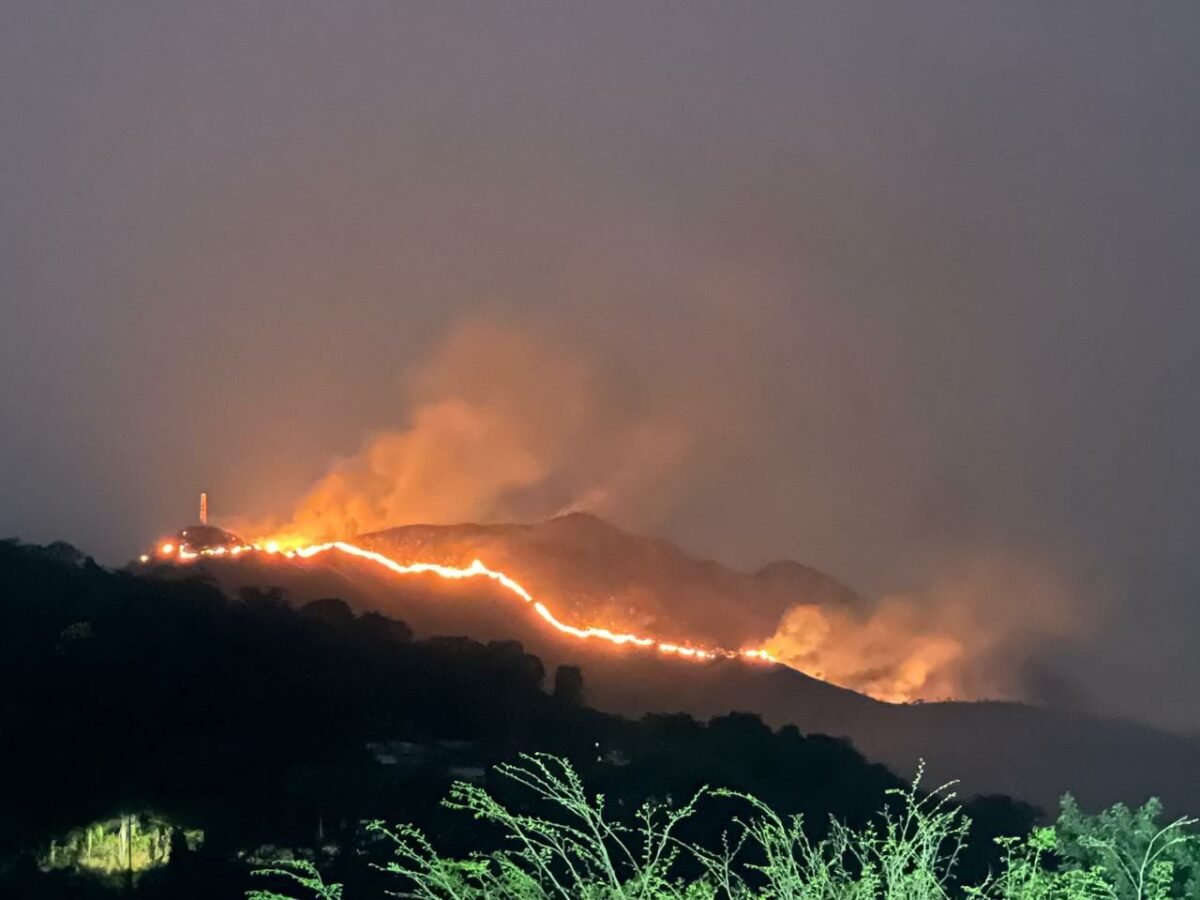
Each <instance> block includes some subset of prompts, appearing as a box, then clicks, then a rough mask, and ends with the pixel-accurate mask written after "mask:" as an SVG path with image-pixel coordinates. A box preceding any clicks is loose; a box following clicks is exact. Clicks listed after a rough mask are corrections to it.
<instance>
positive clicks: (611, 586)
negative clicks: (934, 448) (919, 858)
mask: <svg viewBox="0 0 1200 900" xmlns="http://www.w3.org/2000/svg"><path fill="white" fill-rule="evenodd" d="M359 543H361V544H363V545H365V546H368V547H372V548H375V549H378V550H380V551H381V552H385V553H387V554H388V555H389V556H393V557H394V558H396V559H398V560H399V561H401V562H405V561H415V560H422V559H424V560H429V559H435V560H438V561H442V562H446V563H448V564H455V565H467V564H469V563H470V561H471V560H472V559H474V558H477V557H478V558H481V559H484V560H485V562H487V564H488V565H490V566H493V567H495V568H501V569H504V570H505V571H507V572H509V573H510V574H512V575H514V577H516V578H517V579H518V580H519V581H521V582H522V584H524V585H525V586H526V587H528V588H529V589H530V590H531V591H532V592H533V593H534V596H538V597H546V598H547V600H548V602H550V603H551V605H552V606H553V608H554V611H555V613H556V614H557V615H559V617H560V618H562V619H564V620H566V621H575V622H580V623H591V622H594V621H597V620H599V621H602V622H604V623H605V624H609V623H610V622H616V623H617V624H619V625H624V626H625V627H629V628H631V629H637V630H641V631H642V632H643V633H648V634H653V635H655V636H657V637H665V638H675V639H683V638H691V639H693V640H695V639H698V638H704V639H708V640H712V641H714V642H720V643H722V644H724V645H725V646H734V647H736V646H739V644H738V641H739V639H743V640H746V641H747V642H750V641H751V640H752V639H753V637H754V636H755V635H759V636H761V634H762V633H763V629H766V631H768V632H769V631H770V630H771V629H772V628H773V627H774V620H776V619H777V618H778V616H779V614H780V613H781V612H782V610H783V609H786V608H787V607H788V606H790V605H792V604H794V603H797V602H812V603H817V602H836V603H844V604H849V605H854V604H858V603H862V602H865V601H862V599H861V598H860V597H859V596H858V595H857V594H855V593H854V592H853V591H852V590H851V589H849V588H847V587H845V586H844V585H842V584H840V583H839V582H838V581H837V580H836V579H833V578H831V577H829V576H825V575H823V574H821V573H819V572H816V571H815V570H812V569H809V568H808V567H805V566H802V565H801V564H799V563H793V562H782V563H775V564H772V565H770V566H767V567H765V568H764V569H763V570H760V571H759V572H758V573H755V574H744V573H738V572H734V571H732V570H730V569H727V568H725V567H723V566H721V565H719V564H717V563H714V562H710V561H699V560H694V559H691V558H690V557H688V556H687V555H686V554H685V553H684V552H683V551H682V550H680V549H679V548H677V547H675V546H674V545H672V544H670V543H669V542H666V541H662V540H659V539H654V538H643V537H638V536H635V535H630V534H627V533H625V532H623V531H621V530H619V529H617V528H615V527H614V526H612V525H609V524H608V523H605V522H603V521H601V520H599V519H597V518H595V517H593V516H588V515H581V514H575V515H571V516H566V517H561V518H558V519H552V520H549V521H547V522H544V523H540V524H536V525H461V526H457V525H456V526H423V525H414V526H406V527H403V528H396V529H390V530H388V531H385V532H378V533H375V534H371V535H366V536H364V537H363V538H360V539H359ZM205 565H206V567H207V569H208V571H211V572H213V573H214V575H215V576H216V577H218V578H219V579H220V580H221V581H222V582H223V583H226V584H228V585H230V586H231V587H235V588H236V587H243V586H246V585H251V584H274V585H278V586H280V587H281V588H283V589H284V590H285V592H286V593H287V594H288V595H289V596H291V597H293V598H294V599H295V600H296V602H305V601H307V600H311V599H315V598H316V597H318V596H326V595H335V596H341V597H344V598H345V599H346V600H347V601H348V602H349V603H351V605H352V606H354V607H355V608H356V609H360V610H378V611H381V612H385V613H387V614H389V615H394V616H397V617H399V618H402V619H404V620H405V621H406V622H408V623H409V624H410V625H411V626H412V627H413V628H414V630H415V631H416V632H417V633H418V634H423V635H435V634H464V635H470V636H472V637H474V638H476V639H480V640H498V639H517V640H519V641H520V642H521V643H522V644H523V645H524V646H525V647H527V648H528V649H529V650H530V651H531V652H533V653H535V654H537V655H538V656H539V657H540V658H542V659H543V660H545V661H546V662H547V663H548V664H549V665H560V664H577V665H580V666H581V667H582V668H583V669H584V671H585V672H586V673H587V676H588V678H587V683H588V688H587V697H588V701H589V703H591V704H593V705H595V706H597V707H598V708H600V709H604V710H607V711H610V712H616V713H621V714H627V715H641V714H645V713H649V712H675V711H683V712H687V713H690V714H692V715H696V716H699V717H709V716H714V715H724V714H727V713H730V712H733V711H748V712H753V713H757V714H760V715H762V716H763V718H764V720H765V721H767V722H768V723H771V724H772V725H775V726H782V725H786V724H793V725H796V726H797V727H799V728H800V729H801V730H802V731H804V732H811V733H822V734H831V735H838V736H845V737H848V738H849V739H850V740H851V741H852V742H853V743H854V745H855V746H856V747H858V748H859V749H861V750H862V751H863V752H864V753H865V754H866V755H867V756H868V757H869V758H872V759H877V760H879V761H880V762H883V763H885V764H887V765H888V766H891V767H892V768H893V769H895V770H896V771H911V770H912V769H913V768H914V767H915V765H916V764H917V762H918V760H920V759H925V760H926V761H927V762H928V763H929V765H930V768H931V771H932V772H933V773H934V775H935V777H947V778H950V777H955V778H959V779H961V781H962V788H963V790H965V791H966V792H968V793H978V794H989V793H1003V794H1009V795H1012V796H1017V797H1021V798H1023V799H1027V800H1029V801H1030V802H1033V803H1036V804H1038V805H1040V806H1042V807H1044V808H1049V807H1052V806H1053V805H1054V803H1055V802H1056V800H1057V798H1058V797H1059V796H1060V795H1061V794H1062V793H1063V792H1064V791H1067V790H1070V791H1072V792H1074V793H1075V794H1076V796H1077V797H1079V798H1080V799H1081V801H1082V802H1083V803H1084V804H1085V805H1089V806H1101V805H1107V804H1110V803H1113V802H1118V801H1125V802H1137V801H1138V800H1139V799H1140V798H1144V797H1145V796H1149V795H1155V796H1160V797H1162V798H1163V799H1164V800H1165V801H1166V802H1167V803H1168V805H1169V806H1170V807H1171V808H1173V809H1175V808H1177V809H1196V808H1200V781H1198V780H1197V779H1196V778H1195V777H1194V773H1195V772H1196V771H1200V742H1197V741H1196V740H1195V739H1193V738H1189V737H1185V736H1180V735H1174V734H1169V733H1165V732H1162V731H1159V730H1156V729H1154V728H1151V727H1148V726H1144V725H1140V724H1136V723H1132V722H1125V721H1119V720H1113V719H1106V718H1103V717H1100V716H1094V715H1089V714H1086V713H1082V712H1079V711H1075V710H1068V709H1058V708H1053V707H1045V706H1033V705H1028V704H1023V703H1011V702H993V701H989V702H939V703H924V704H912V705H897V704H889V703H881V702H878V701H876V700H873V699H871V698H869V697H866V696H863V695H861V694H857V693H855V692H853V691H850V690H846V689H844V688H840V687H836V686H834V685H831V684H828V683H826V682H823V681H821V680H819V679H816V678H812V677H809V676H807V675H804V674H802V673H800V672H796V671H793V670H790V669H787V668H784V667H780V666H763V665H758V664H744V663H741V662H734V661H722V662H717V663H708V664H696V663H691V662H686V661H679V660H673V659H666V658H661V657H660V656H658V655H656V654H653V653H649V654H648V653H646V652H643V651H638V650H635V649H629V648H626V649H620V648H613V647H611V646H607V645H603V644H601V643H598V642H581V641H579V640H577V639H575V638H571V637H565V636H562V635H559V634H556V633H554V632H553V631H552V630H550V629H548V628H546V627H545V626H544V624H543V623H541V622H540V621H537V620H536V619H535V618H534V617H533V616H532V615H531V614H529V611H528V610H527V609H522V608H521V604H520V603H519V602H518V601H515V600H514V599H513V598H511V597H510V596H508V595H506V594H503V593H501V592H498V591H497V590H495V589H494V588H492V587H490V586H489V585H487V584H481V583H478V582H475V581H468V582H456V583H450V584H448V583H446V582H444V581H442V580H441V579H438V578H436V577H420V576H406V577H403V578H397V577H395V576H392V575H390V574H388V573H386V572H381V571H380V570H379V569H378V567H376V566H373V565H372V564H370V563H363V562H361V561H355V560H349V559H345V558H335V557H322V558H320V559H318V560H310V561H306V562H303V563H296V562H287V561H279V560H261V559H260V560H243V561H240V562H238V563H236V564H232V563H212V562H209V563H206V564H205ZM558 585H561V588H559V587H556V586H558ZM550 598H552V599H550ZM606 616H607V617H608V618H606ZM731 621H732V622H735V623H736V627H735V628H734V629H732V631H731V629H730V628H729V627H728V625H727V624H717V625H714V624H713V623H714V622H717V623H729V622H731ZM705 623H708V624H707V625H706V624H705ZM693 628H695V629H696V630H695V631H692V630H691V629H693ZM1131 759H1137V760H1139V763H1138V764H1137V765H1130V764H1129V760H1131Z"/></svg>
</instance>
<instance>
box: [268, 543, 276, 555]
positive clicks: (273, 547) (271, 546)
mask: <svg viewBox="0 0 1200 900" xmlns="http://www.w3.org/2000/svg"><path fill="white" fill-rule="evenodd" d="M267 552H268V553H278V552H279V542H278V541H267Z"/></svg>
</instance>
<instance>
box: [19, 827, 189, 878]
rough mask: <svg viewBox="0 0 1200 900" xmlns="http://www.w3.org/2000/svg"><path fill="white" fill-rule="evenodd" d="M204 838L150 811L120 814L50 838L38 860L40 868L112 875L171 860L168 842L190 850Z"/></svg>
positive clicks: (154, 866) (135, 871) (138, 870)
mask: <svg viewBox="0 0 1200 900" xmlns="http://www.w3.org/2000/svg"><path fill="white" fill-rule="evenodd" d="M203 840H204V835H203V833H202V832H200V831H199V830H194V829H192V830H183V829H180V828H177V827H176V826H174V825H172V824H171V823H169V822H166V821H164V820H162V819H160V818H157V817H155V816H150V815H123V816H120V817H119V818H115V819H110V820H107V821H103V822H94V823H92V824H91V825H88V826H86V827H84V828H77V829H75V830H73V831H71V832H69V833H68V834H67V835H66V836H65V837H63V838H61V839H57V840H54V841H51V842H50V845H49V847H48V848H47V849H46V851H45V852H44V853H43V854H42V855H41V857H40V858H39V860H38V864H39V866H40V867H41V868H42V869H43V870H47V871H48V870H51V869H75V870H83V871H88V872H96V873H100V874H104V875H113V874H117V873H125V872H133V873H138V872H145V871H147V870H149V869H153V868H157V867H159V866H164V865H166V864H167V863H168V862H170V860H171V848H172V846H173V845H174V846H179V842H180V841H183V842H184V844H185V845H186V847H187V848H188V849H190V850H195V849H197V848H198V847H199V846H200V844H201V843H202V842H203Z"/></svg>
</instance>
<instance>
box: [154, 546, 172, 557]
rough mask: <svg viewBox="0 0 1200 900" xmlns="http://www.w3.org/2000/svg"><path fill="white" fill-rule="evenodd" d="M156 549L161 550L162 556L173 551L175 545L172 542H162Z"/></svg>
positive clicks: (168, 554)
mask: <svg viewBox="0 0 1200 900" xmlns="http://www.w3.org/2000/svg"><path fill="white" fill-rule="evenodd" d="M158 549H159V550H161V551H162V554H163V556H170V555H171V554H172V553H174V552H175V545H174V544H163V545H162V546H161V547H159V548H158Z"/></svg>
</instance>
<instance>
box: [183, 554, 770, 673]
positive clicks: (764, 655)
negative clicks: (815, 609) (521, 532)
mask: <svg viewBox="0 0 1200 900" xmlns="http://www.w3.org/2000/svg"><path fill="white" fill-rule="evenodd" d="M175 549H176V548H175V547H174V545H172V544H162V545H161V546H160V547H159V551H160V552H161V553H162V555H164V556H170V555H172V554H174V553H175ZM254 551H262V552H265V553H268V554H282V555H283V556H285V557H287V558H288V559H312V558H313V557H315V556H320V555H322V554H325V553H342V554H345V555H347V556H353V557H356V558H358V559H363V560H367V561H368V562H372V563H375V564H376V565H379V566H382V567H383V568H385V569H387V570H389V571H391V572H393V573H395V574H396V575H436V576H438V577H439V578H445V579H448V580H453V581H459V580H463V579H469V578H486V579H488V580H490V581H493V582H495V583H496V584H498V585H500V586H501V587H502V588H504V589H505V590H506V591H507V592H508V593H510V594H512V595H513V596H514V597H517V598H519V599H521V600H522V601H524V602H525V603H528V604H529V605H530V606H531V607H532V608H533V611H534V612H535V613H537V615H538V616H539V617H540V618H541V619H543V620H544V621H545V622H546V623H547V624H549V625H550V626H551V627H552V628H554V629H555V630H557V631H559V632H561V633H563V634H569V635H571V636H572V637H575V638H580V639H582V640H601V641H607V642H608V643H610V644H615V645H617V646H625V645H630V646H634V647H641V648H644V649H648V650H657V651H658V652H659V653H663V654H666V655H669V656H676V657H679V658H680V659H691V660H699V661H703V660H713V659H744V660H747V661H751V662H769V663H774V662H777V660H776V659H775V658H774V657H773V656H771V654H770V653H768V652H767V651H766V650H763V649H747V650H725V649H723V648H720V647H696V646H689V645H686V644H674V643H670V642H668V641H660V640H656V639H655V638H651V637H644V636H641V635H636V634H624V633H621V632H616V631H611V630H609V629H607V628H595V627H590V626H589V627H579V626H576V625H568V624H567V623H566V622H563V621H561V620H560V619H558V617H557V616H555V615H554V613H552V612H551V611H550V609H549V607H547V606H546V604H544V603H542V602H541V601H540V600H535V599H534V598H533V595H532V594H530V593H529V591H527V590H526V589H525V588H524V587H523V586H522V585H521V583H520V582H518V581H517V580H516V579H514V578H512V577H510V576H508V575H506V574H504V573H503V572H498V571H496V570H495V569H489V568H488V567H487V566H485V565H484V564H483V563H482V562H480V561H479V560H474V561H473V562H472V563H471V565H469V566H467V567H465V568H458V567H455V566H444V565H441V564H439V563H427V562H418V563H409V564H407V565H405V564H403V563H399V562H396V560H394V559H392V558H391V557H388V556H385V555H384V554H382V553H378V552H376V551H374V550H367V549H365V548H363V547H358V546H355V545H354V544H348V543H346V542H345V541H330V542H329V543H325V544H308V545H304V546H299V547H295V548H294V549H290V550H282V549H281V548H280V545H279V544H278V542H276V541H268V542H267V543H266V544H262V545H259V544H241V545H236V546H229V547H226V546H220V547H206V548H204V549H201V550H198V551H191V550H187V549H185V548H183V547H180V548H179V552H178V554H176V555H175V558H176V559H179V560H181V561H184V562H190V561H192V560H194V559H197V558H199V557H201V556H216V557H222V556H227V555H228V556H235V557H236V556H240V555H241V554H244V553H250V552H254Z"/></svg>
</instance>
